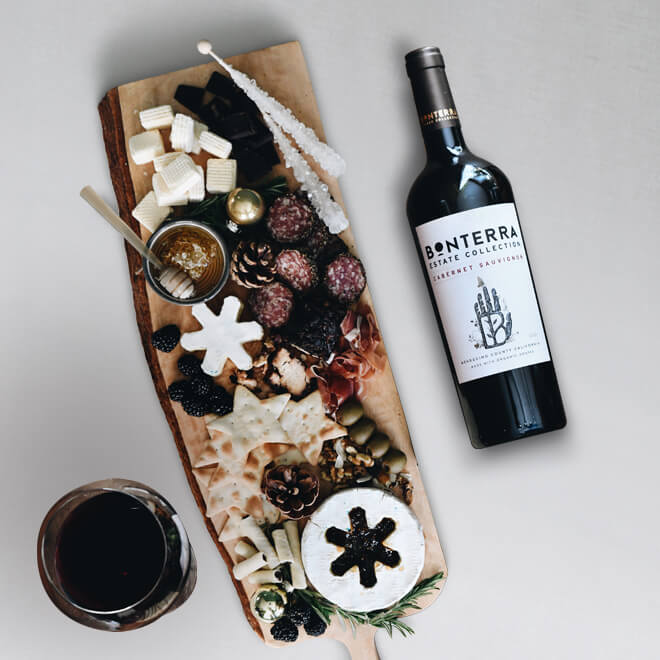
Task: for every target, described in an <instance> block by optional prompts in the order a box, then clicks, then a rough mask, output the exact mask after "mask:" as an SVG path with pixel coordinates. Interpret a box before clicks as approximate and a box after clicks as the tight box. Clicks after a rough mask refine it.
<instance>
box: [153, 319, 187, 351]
mask: <svg viewBox="0 0 660 660" xmlns="http://www.w3.org/2000/svg"><path fill="white" fill-rule="evenodd" d="M180 337H181V332H180V330H179V328H177V326H175V325H165V326H163V327H162V328H161V329H160V330H156V332H154V333H153V334H152V335H151V345H152V346H153V347H154V348H155V349H157V350H159V351H162V352H163V353H170V352H171V351H173V350H174V349H175V348H176V345H177V344H178V343H179V338H180Z"/></svg>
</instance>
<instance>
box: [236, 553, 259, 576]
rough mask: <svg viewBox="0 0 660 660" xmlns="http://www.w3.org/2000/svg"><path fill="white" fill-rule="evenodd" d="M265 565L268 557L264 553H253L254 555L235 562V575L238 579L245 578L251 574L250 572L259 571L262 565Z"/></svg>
mask: <svg viewBox="0 0 660 660" xmlns="http://www.w3.org/2000/svg"><path fill="white" fill-rule="evenodd" d="M265 565H266V557H265V556H264V554H263V553H261V552H257V553H256V554H254V555H252V557H248V558H247V559H244V560H243V561H239V562H238V564H234V568H233V569H232V571H233V573H234V577H235V578H236V579H237V580H244V579H245V578H246V577H247V576H248V575H250V573H254V572H255V571H258V570H259V569H260V568H261V567H262V566H265Z"/></svg>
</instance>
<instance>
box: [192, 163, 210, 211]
mask: <svg viewBox="0 0 660 660" xmlns="http://www.w3.org/2000/svg"><path fill="white" fill-rule="evenodd" d="M196 169H197V174H198V176H197V180H196V181H195V183H194V185H193V186H192V187H191V188H189V190H188V201H189V202H201V201H202V200H203V199H204V195H205V194H206V188H204V168H203V167H201V166H200V165H197V166H196Z"/></svg>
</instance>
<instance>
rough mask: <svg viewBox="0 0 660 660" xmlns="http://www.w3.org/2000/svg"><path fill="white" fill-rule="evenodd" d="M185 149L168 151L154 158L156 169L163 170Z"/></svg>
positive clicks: (157, 170)
mask: <svg viewBox="0 0 660 660" xmlns="http://www.w3.org/2000/svg"><path fill="white" fill-rule="evenodd" d="M182 153H183V151H168V152H167V153H165V154H161V155H160V156H156V157H155V158H154V169H155V170H156V172H162V171H163V170H164V169H165V168H166V167H167V166H168V165H169V164H170V163H171V162H172V161H173V160H176V159H177V158H178V157H179V156H180V155H181V154H182Z"/></svg>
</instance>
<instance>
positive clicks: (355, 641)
mask: <svg viewBox="0 0 660 660" xmlns="http://www.w3.org/2000/svg"><path fill="white" fill-rule="evenodd" d="M347 632H348V634H347V635H342V636H341V637H339V640H340V641H341V642H342V644H344V645H345V646H346V648H347V649H348V652H349V653H350V654H351V660H380V656H379V655H378V649H377V648H376V629H375V628H372V627H371V626H358V627H357V628H356V630H355V636H353V633H352V631H351V630H350V627H349V629H348V631H347Z"/></svg>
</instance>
